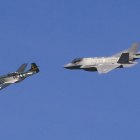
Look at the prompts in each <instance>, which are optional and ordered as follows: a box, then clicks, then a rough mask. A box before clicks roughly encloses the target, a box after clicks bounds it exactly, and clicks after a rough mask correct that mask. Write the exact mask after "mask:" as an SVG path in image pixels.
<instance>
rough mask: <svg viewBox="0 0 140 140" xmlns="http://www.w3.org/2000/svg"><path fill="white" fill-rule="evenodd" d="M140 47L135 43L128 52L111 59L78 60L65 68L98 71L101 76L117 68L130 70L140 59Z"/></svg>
mask: <svg viewBox="0 0 140 140" xmlns="http://www.w3.org/2000/svg"><path fill="white" fill-rule="evenodd" d="M139 46H140V44H139V43H135V44H133V45H132V47H131V48H129V49H128V50H125V51H122V52H120V53H117V54H115V55H113V56H110V57H95V58H76V59H74V60H73V61H72V62H71V63H69V64H66V65H65V66H64V68H66V69H71V70H73V69H82V70H85V71H98V72H99V74H102V73H108V72H110V71H112V70H114V69H116V68H129V67H132V66H134V65H136V64H137V63H138V62H136V61H135V60H136V59H139V58H140V52H138V49H139Z"/></svg>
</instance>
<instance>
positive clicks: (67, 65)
mask: <svg viewBox="0 0 140 140" xmlns="http://www.w3.org/2000/svg"><path fill="white" fill-rule="evenodd" d="M71 67H72V64H71V63H69V64H66V65H64V68H65V69H71Z"/></svg>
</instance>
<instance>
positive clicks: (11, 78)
mask: <svg viewBox="0 0 140 140" xmlns="http://www.w3.org/2000/svg"><path fill="white" fill-rule="evenodd" d="M20 80H21V79H20V78H13V77H7V78H4V83H6V84H11V83H16V82H18V81H20Z"/></svg>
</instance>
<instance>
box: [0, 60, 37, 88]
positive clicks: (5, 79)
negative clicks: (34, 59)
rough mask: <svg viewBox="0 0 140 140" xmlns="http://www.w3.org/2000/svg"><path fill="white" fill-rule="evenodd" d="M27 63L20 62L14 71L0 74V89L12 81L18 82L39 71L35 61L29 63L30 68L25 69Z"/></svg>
mask: <svg viewBox="0 0 140 140" xmlns="http://www.w3.org/2000/svg"><path fill="white" fill-rule="evenodd" d="M27 65H28V64H22V65H21V66H20V67H19V69H18V70H17V71H16V72H14V73H9V74H7V75H4V76H0V90H1V89H3V88H5V87H7V86H9V85H11V84H13V83H19V82H21V81H23V80H24V79H25V78H27V77H29V76H31V75H34V74H36V73H38V72H39V68H38V66H37V65H36V64H35V63H31V68H30V69H29V70H27V71H25V69H26V67H27Z"/></svg>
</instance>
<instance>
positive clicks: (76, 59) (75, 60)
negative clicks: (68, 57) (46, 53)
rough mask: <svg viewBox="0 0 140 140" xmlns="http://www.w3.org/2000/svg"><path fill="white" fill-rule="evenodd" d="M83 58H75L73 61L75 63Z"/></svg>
mask: <svg viewBox="0 0 140 140" xmlns="http://www.w3.org/2000/svg"><path fill="white" fill-rule="evenodd" d="M82 59H83V58H75V59H74V60H72V62H71V63H73V64H75V63H77V62H80V61H82Z"/></svg>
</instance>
